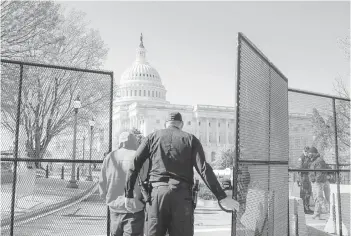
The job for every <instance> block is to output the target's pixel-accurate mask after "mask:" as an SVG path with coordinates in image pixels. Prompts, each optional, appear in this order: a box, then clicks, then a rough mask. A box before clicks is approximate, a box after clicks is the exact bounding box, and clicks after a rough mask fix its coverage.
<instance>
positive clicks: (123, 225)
mask: <svg viewBox="0 0 351 236" xmlns="http://www.w3.org/2000/svg"><path fill="white" fill-rule="evenodd" d="M110 218H111V227H110V231H111V236H143V231H144V220H145V213H144V211H140V212H136V213H117V212H113V211H110Z"/></svg>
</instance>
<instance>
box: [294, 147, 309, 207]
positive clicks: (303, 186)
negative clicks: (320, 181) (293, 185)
mask: <svg viewBox="0 0 351 236" xmlns="http://www.w3.org/2000/svg"><path fill="white" fill-rule="evenodd" d="M309 149H310V148H309V147H307V146H306V147H305V148H304V150H303V154H302V155H301V156H300V157H299V159H298V168H299V169H302V170H308V169H309V167H310V163H311V161H310V158H309V157H308V155H309V153H308V152H309ZM297 183H298V185H299V186H300V198H301V199H302V202H303V208H304V212H305V214H313V211H312V210H311V209H310V198H311V196H312V185H311V181H310V179H309V177H308V172H299V179H298V181H297Z"/></svg>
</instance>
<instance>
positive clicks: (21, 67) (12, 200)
mask: <svg viewBox="0 0 351 236" xmlns="http://www.w3.org/2000/svg"><path fill="white" fill-rule="evenodd" d="M22 83H23V64H20V78H19V84H18V103H17V114H16V133H15V150H14V163H13V164H14V167H13V182H12V199H11V223H10V235H11V236H13V225H14V215H15V201H16V181H17V164H18V163H17V160H18V139H19V125H20V117H21V114H20V113H21V101H22Z"/></svg>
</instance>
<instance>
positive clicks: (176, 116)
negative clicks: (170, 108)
mask: <svg viewBox="0 0 351 236" xmlns="http://www.w3.org/2000/svg"><path fill="white" fill-rule="evenodd" d="M167 121H183V120H182V115H181V114H180V113H179V112H171V113H169V115H168V119H167Z"/></svg>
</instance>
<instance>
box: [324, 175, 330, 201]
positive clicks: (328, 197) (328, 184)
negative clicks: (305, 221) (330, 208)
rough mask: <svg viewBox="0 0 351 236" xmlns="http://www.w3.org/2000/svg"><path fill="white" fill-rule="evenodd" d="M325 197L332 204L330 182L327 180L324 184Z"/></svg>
mask: <svg viewBox="0 0 351 236" xmlns="http://www.w3.org/2000/svg"><path fill="white" fill-rule="evenodd" d="M324 197H325V199H326V200H327V203H328V204H330V182H329V181H327V182H325V184H324Z"/></svg>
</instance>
